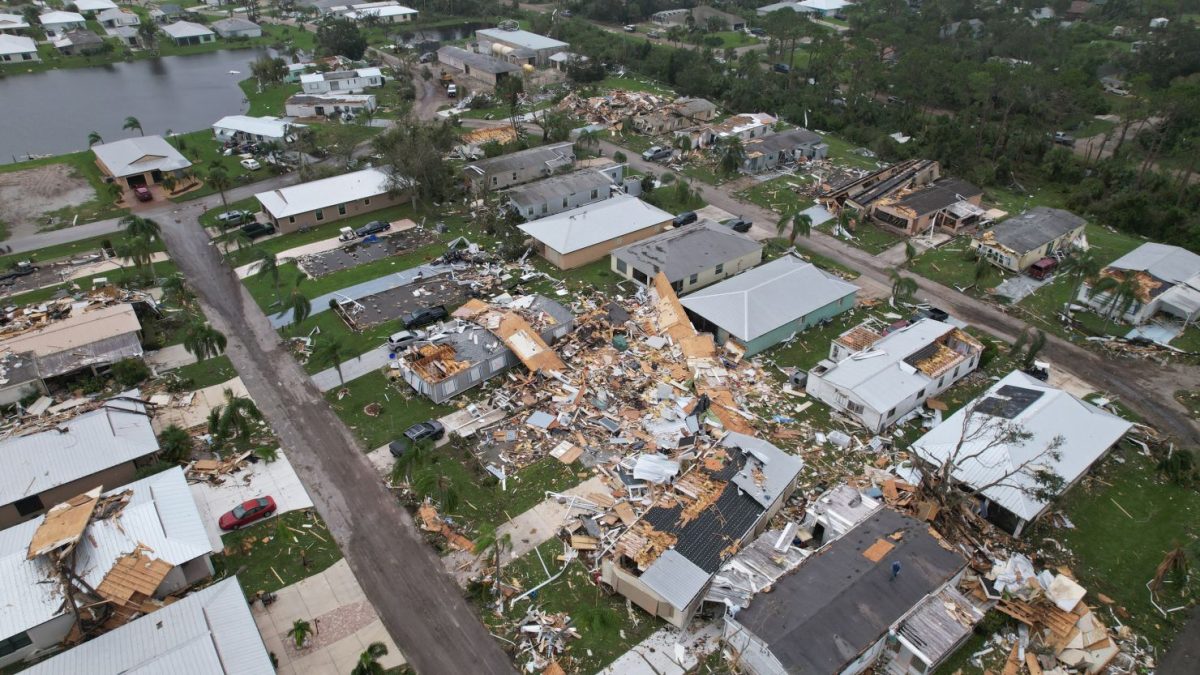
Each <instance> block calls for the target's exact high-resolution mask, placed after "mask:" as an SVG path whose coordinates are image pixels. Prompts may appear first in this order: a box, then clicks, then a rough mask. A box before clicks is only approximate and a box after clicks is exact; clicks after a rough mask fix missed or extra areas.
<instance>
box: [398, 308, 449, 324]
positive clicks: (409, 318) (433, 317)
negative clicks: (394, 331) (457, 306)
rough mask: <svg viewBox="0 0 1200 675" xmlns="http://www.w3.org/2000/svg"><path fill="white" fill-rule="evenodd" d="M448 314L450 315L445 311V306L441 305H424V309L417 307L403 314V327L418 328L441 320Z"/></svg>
mask: <svg viewBox="0 0 1200 675" xmlns="http://www.w3.org/2000/svg"><path fill="white" fill-rule="evenodd" d="M448 316H450V313H449V312H447V311H446V308H445V307H443V306H442V305H437V306H436V307H426V308H424V309H418V310H416V311H413V312H409V313H408V314H406V315H404V317H403V319H404V327H405V328H419V327H421V326H427V325H429V324H431V323H433V322H434V321H441V320H442V319H444V318H446V317H448Z"/></svg>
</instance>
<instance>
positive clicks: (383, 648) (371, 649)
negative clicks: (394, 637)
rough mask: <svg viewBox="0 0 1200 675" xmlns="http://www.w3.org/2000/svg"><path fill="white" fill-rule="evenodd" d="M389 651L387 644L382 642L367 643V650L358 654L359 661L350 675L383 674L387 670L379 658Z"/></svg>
mask: <svg viewBox="0 0 1200 675" xmlns="http://www.w3.org/2000/svg"><path fill="white" fill-rule="evenodd" d="M387 653H388V649H387V645H385V644H383V643H382V642H372V643H371V644H369V645H367V651H365V652H363V653H361V654H359V655H358V663H356V664H354V670H352V671H350V675H383V674H384V673H385V672H387V671H386V670H384V668H383V666H382V665H381V664H380V663H379V659H381V658H383V657H384V656H386V655H387Z"/></svg>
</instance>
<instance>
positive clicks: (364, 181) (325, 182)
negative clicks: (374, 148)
mask: <svg viewBox="0 0 1200 675" xmlns="http://www.w3.org/2000/svg"><path fill="white" fill-rule="evenodd" d="M387 191H388V173H387V172H386V171H383V170H381V169H363V170H362V171H354V172H352V173H344V174H342V175H340V176H333V177H331V178H322V179H321V180H314V181H312V182H309V183H301V184H299V185H291V186H288V187H283V188H279V189H278V190H271V191H270V192H260V193H258V194H256V195H254V198H255V199H257V200H258V201H259V203H260V204H262V205H263V208H264V209H266V210H267V212H268V213H270V214H271V215H272V216H274V217H276V218H286V217H287V216H294V215H298V214H301V213H308V212H309V211H315V210H316V209H323V208H328V207H330V206H335V205H337V204H344V203H346V202H350V201H354V200H355V199H367V198H369V197H377V196H379V195H382V194H384V193H386V192H387Z"/></svg>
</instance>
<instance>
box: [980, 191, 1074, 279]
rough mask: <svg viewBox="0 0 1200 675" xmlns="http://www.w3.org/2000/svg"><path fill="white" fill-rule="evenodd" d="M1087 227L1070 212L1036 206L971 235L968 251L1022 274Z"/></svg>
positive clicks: (1063, 247)
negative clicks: (971, 250)
mask: <svg viewBox="0 0 1200 675" xmlns="http://www.w3.org/2000/svg"><path fill="white" fill-rule="evenodd" d="M1086 225H1087V221H1085V220H1084V219H1083V218H1080V217H1079V216H1077V215H1075V214H1074V213H1071V212H1070V211H1064V210H1062V209H1052V208H1050V207H1048V206H1035V207H1033V208H1032V209H1030V210H1028V211H1026V212H1024V213H1022V214H1020V215H1017V216H1013V217H1012V218H1009V219H1008V220H1004V221H1001V222H1000V223H997V224H996V225H993V226H992V227H990V228H988V229H986V230H983V231H982V232H981V233H978V234H976V235H974V236H973V237H972V238H971V248H973V249H975V253H976V254H977V255H978V256H979V257H980V258H983V259H984V260H986V261H988V262H990V263H992V264H993V265H995V266H996V267H1000V268H1002V269H1006V270H1009V271H1011V272H1024V271H1025V270H1027V269H1029V267H1030V265H1033V264H1034V263H1036V262H1038V261H1039V260H1041V259H1043V258H1046V257H1049V256H1053V255H1054V254H1056V253H1058V252H1059V251H1061V250H1063V249H1066V248H1067V247H1069V246H1071V245H1072V244H1074V243H1075V242H1076V241H1077V240H1078V239H1079V238H1080V237H1082V236H1083V233H1084V227H1085V226H1086Z"/></svg>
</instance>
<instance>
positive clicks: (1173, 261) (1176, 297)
mask: <svg viewBox="0 0 1200 675" xmlns="http://www.w3.org/2000/svg"><path fill="white" fill-rule="evenodd" d="M1130 275H1132V276H1133V277H1134V279H1136V281H1137V291H1136V293H1135V297H1133V298H1131V299H1130V300H1129V301H1128V302H1127V303H1125V302H1120V301H1119V302H1118V303H1117V305H1116V306H1115V307H1114V306H1113V297H1112V296H1113V294H1112V293H1111V292H1101V293H1096V292H1095V291H1094V290H1093V286H1092V284H1084V285H1083V287H1082V288H1080V290H1079V297H1078V298H1076V300H1078V301H1079V302H1081V303H1083V304H1086V305H1089V306H1091V307H1092V308H1093V309H1095V310H1096V311H1097V312H1099V313H1101V314H1103V315H1106V316H1107V315H1109V314H1114V315H1116V314H1120V315H1121V316H1120V318H1121V319H1123V320H1125V321H1128V322H1129V323H1132V324H1135V325H1141V324H1144V323H1146V322H1148V321H1150V320H1151V319H1155V318H1166V319H1174V320H1175V321H1181V322H1183V323H1191V322H1193V321H1195V320H1196V318H1197V317H1198V316H1200V256H1198V255H1196V254H1195V253H1192V252H1191V251H1189V250H1187V249H1183V248H1179V247H1178V246H1169V245H1167V244H1158V243H1155V242H1148V243H1145V244H1142V245H1141V246H1139V247H1137V248H1135V249H1133V250H1132V251H1130V252H1129V253H1126V254H1125V255H1123V256H1121V257H1120V258H1117V259H1116V260H1114V261H1113V262H1111V263H1109V265H1108V267H1105V268H1104V269H1103V270H1101V272H1100V277H1101V278H1105V277H1109V278H1112V279H1115V280H1116V281H1122V280H1124V279H1125V278H1126V277H1128V276H1130ZM1118 300H1120V299H1118ZM1122 310H1123V311H1122Z"/></svg>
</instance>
